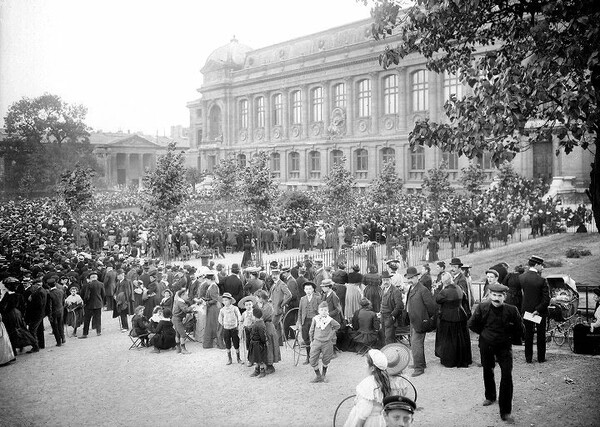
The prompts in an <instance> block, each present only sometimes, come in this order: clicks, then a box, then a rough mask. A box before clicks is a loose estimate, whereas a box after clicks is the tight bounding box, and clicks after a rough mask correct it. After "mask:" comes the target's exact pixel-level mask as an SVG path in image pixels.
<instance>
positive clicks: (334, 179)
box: [321, 157, 356, 220]
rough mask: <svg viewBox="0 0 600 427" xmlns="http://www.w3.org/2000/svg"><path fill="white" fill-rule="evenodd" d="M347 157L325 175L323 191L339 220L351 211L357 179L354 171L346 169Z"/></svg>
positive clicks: (336, 163)
mask: <svg viewBox="0 0 600 427" xmlns="http://www.w3.org/2000/svg"><path fill="white" fill-rule="evenodd" d="M346 162H347V159H346V157H342V158H341V159H340V161H338V162H335V163H334V164H333V165H332V166H331V169H330V170H329V173H328V174H327V175H326V176H325V178H324V180H323V183H324V186H323V187H322V189H321V191H322V192H323V196H324V197H325V199H326V200H327V203H328V204H329V205H330V206H331V208H332V210H333V212H334V214H335V215H336V217H337V219H338V220H343V219H345V218H346V216H347V215H346V214H347V213H348V212H349V207H350V206H352V205H353V200H354V189H355V187H356V180H355V179H354V177H353V176H352V173H351V172H350V171H349V170H348V169H346Z"/></svg>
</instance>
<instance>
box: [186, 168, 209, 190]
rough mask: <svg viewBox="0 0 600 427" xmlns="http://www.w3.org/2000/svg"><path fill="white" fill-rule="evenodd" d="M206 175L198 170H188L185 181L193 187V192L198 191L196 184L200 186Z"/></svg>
mask: <svg viewBox="0 0 600 427" xmlns="http://www.w3.org/2000/svg"><path fill="white" fill-rule="evenodd" d="M205 176H206V174H205V173H203V172H200V171H199V170H198V168H186V169H185V180H186V182H187V183H188V184H189V185H191V186H192V190H193V191H196V184H200V183H201V182H202V181H203V180H204V177H205Z"/></svg>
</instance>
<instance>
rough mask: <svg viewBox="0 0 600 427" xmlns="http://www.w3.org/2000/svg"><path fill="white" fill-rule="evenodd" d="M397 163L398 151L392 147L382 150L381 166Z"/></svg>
mask: <svg viewBox="0 0 600 427" xmlns="http://www.w3.org/2000/svg"><path fill="white" fill-rule="evenodd" d="M395 161H396V150H394V149H393V148H390V147H386V148H383V149H382V150H381V164H382V165H383V164H386V163H391V162H395Z"/></svg>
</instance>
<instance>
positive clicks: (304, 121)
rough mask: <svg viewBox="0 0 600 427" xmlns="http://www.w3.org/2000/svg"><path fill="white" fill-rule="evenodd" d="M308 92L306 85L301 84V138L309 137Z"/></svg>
mask: <svg viewBox="0 0 600 427" xmlns="http://www.w3.org/2000/svg"><path fill="white" fill-rule="evenodd" d="M310 107H311V105H310V93H309V90H308V85H303V86H302V133H303V135H302V139H308V138H309V137H310V134H309V133H308V132H309V124H310Z"/></svg>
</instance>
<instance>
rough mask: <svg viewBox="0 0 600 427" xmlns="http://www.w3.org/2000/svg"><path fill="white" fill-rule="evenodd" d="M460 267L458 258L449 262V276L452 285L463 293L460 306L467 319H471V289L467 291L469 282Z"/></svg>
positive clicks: (460, 262)
mask: <svg viewBox="0 0 600 427" xmlns="http://www.w3.org/2000/svg"><path fill="white" fill-rule="evenodd" d="M462 266H463V263H462V261H461V260H460V258H452V261H450V274H451V275H452V280H453V281H454V284H455V285H456V286H460V288H461V289H462V291H463V299H462V301H461V304H462V307H463V308H464V309H465V312H466V313H467V317H471V304H470V300H471V289H469V282H468V281H467V278H466V277H465V275H464V273H463V272H462V270H461V267H462Z"/></svg>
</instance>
